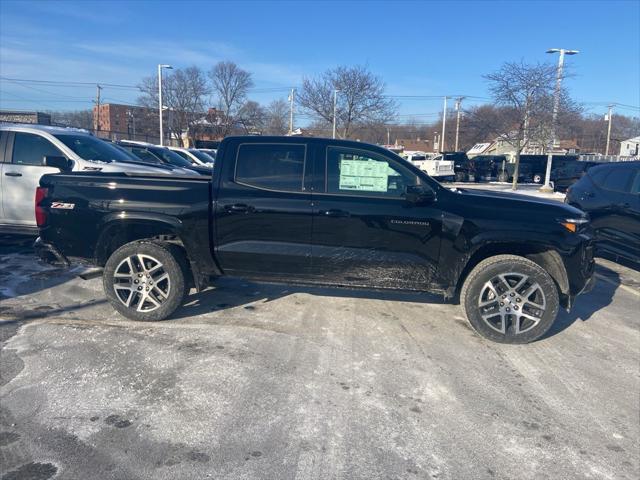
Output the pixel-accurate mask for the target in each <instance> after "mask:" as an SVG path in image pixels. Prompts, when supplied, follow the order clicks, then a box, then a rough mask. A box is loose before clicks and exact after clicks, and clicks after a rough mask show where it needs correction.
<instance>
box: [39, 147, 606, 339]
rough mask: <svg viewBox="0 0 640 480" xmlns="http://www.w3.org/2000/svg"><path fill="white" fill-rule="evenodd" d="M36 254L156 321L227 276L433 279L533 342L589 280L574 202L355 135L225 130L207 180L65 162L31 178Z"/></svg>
mask: <svg viewBox="0 0 640 480" xmlns="http://www.w3.org/2000/svg"><path fill="white" fill-rule="evenodd" d="M36 217H37V221H38V225H39V227H40V238H39V239H38V241H37V242H36V247H37V249H38V251H39V252H40V254H41V256H43V257H45V258H56V259H58V261H64V262H66V261H68V259H69V258H78V257H79V258H81V259H84V260H90V261H91V262H92V263H94V264H96V265H98V266H102V267H104V271H103V282H104V291H105V294H106V296H107V298H108V299H109V301H110V302H111V304H112V305H113V307H114V308H115V309H116V310H117V311H118V312H120V313H121V314H122V315H124V316H126V317H128V318H130V319H135V320H162V319H165V318H167V317H169V316H170V315H171V314H172V313H173V312H174V311H175V310H176V308H178V307H179V306H180V304H181V303H182V302H183V300H184V297H185V295H186V294H187V293H188V292H189V290H190V289H191V288H195V289H196V290H198V291H200V290H202V289H204V288H206V287H207V286H208V285H209V284H210V283H211V282H213V281H215V278H216V277H219V276H221V275H232V276H240V277H244V278H248V279H254V280H258V281H271V282H284V283H288V284H320V285H330V286H344V287H351V288H354V287H366V288H372V289H399V290H414V291H430V292H437V293H441V294H443V295H444V297H445V298H447V299H456V298H459V299H460V303H461V304H462V306H463V308H464V310H465V312H466V315H467V318H468V319H469V321H470V323H471V324H472V326H473V327H474V328H475V329H476V330H477V331H478V332H479V333H480V334H481V335H483V336H485V337H487V338H489V339H491V340H494V341H498V342H506V343H527V342H530V341H533V340H535V339H537V338H539V337H540V336H541V335H543V334H544V333H545V332H546V331H547V330H548V329H549V327H550V326H551V325H552V323H553V322H554V320H555V318H556V315H557V313H558V309H559V307H560V306H563V307H565V308H569V307H570V306H571V304H572V301H573V299H574V298H575V296H576V295H578V294H579V293H581V292H583V291H585V290H586V289H588V288H589V287H590V285H591V284H592V279H593V269H594V261H593V253H592V250H593V248H592V234H591V229H590V226H589V222H588V217H587V216H586V214H585V213H583V212H582V211H580V210H578V209H576V208H573V207H571V206H568V205H564V204H561V203H556V202H551V201H544V200H537V199H526V198H525V197H523V196H522V195H518V194H506V193H492V192H488V191H479V190H469V191H467V190H460V189H449V188H445V187H444V186H442V185H440V184H439V183H438V182H436V181H434V180H433V179H432V178H430V177H429V176H427V175H426V174H425V173H424V172H422V171H420V170H419V169H417V168H415V167H414V166H413V165H411V164H410V163H409V162H407V161H405V160H403V159H402V158H400V157H398V156H396V155H395V154H393V153H392V152H390V151H388V150H386V149H384V148H381V147H377V146H374V145H368V144H364V143H359V142H352V141H342V140H329V139H321V138H295V137H293V138H292V137H229V138H226V139H225V140H224V141H223V142H222V143H221V145H220V148H219V151H218V158H217V160H216V163H215V167H214V169H213V174H212V177H211V178H207V177H202V176H201V177H188V176H187V177H181V178H176V177H172V176H170V175H136V174H126V173H122V174H100V173H93V174H92V173H60V174H50V175H45V176H43V177H42V179H41V181H40V187H39V188H38V191H37V192H36Z"/></svg>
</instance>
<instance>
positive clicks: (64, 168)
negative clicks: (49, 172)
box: [42, 155, 71, 172]
mask: <svg viewBox="0 0 640 480" xmlns="http://www.w3.org/2000/svg"><path fill="white" fill-rule="evenodd" d="M42 165H43V166H45V167H54V168H58V169H60V171H61V172H68V171H70V170H71V160H69V159H68V158H67V157H63V156H58V155H47V156H45V157H44V158H43V159H42Z"/></svg>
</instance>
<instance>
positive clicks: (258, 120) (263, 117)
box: [237, 100, 267, 135]
mask: <svg viewBox="0 0 640 480" xmlns="http://www.w3.org/2000/svg"><path fill="white" fill-rule="evenodd" d="M266 121H267V112H266V111H265V109H264V108H263V107H262V106H261V105H260V104H259V103H258V102H254V101H253V100H248V101H247V102H245V104H244V105H242V107H241V108H240V110H239V111H238V116H237V123H238V124H240V125H242V128H243V129H244V133H245V134H247V135H262V133H263V130H264V128H265V124H266Z"/></svg>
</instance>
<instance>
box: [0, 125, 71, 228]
mask: <svg viewBox="0 0 640 480" xmlns="http://www.w3.org/2000/svg"><path fill="white" fill-rule="evenodd" d="M7 140H8V141H7V146H6V150H5V162H4V163H3V164H2V220H1V221H0V223H4V224H8V225H13V226H20V227H34V228H35V227H36V218H35V205H34V201H35V192H36V187H37V186H38V185H39V182H40V177H41V176H42V175H44V174H46V173H59V172H60V170H58V169H57V168H52V167H43V166H42V160H43V158H44V157H45V156H48V155H50V156H64V154H63V153H62V152H61V151H60V150H59V149H58V148H57V147H56V146H55V145H53V144H52V143H51V142H50V141H49V140H48V139H46V138H45V137H42V136H40V135H36V134H33V133H25V132H15V133H9V135H8V138H7Z"/></svg>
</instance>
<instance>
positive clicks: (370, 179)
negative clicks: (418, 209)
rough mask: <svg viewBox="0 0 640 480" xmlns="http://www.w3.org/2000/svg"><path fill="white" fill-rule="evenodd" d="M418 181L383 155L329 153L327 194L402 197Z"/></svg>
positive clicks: (346, 151)
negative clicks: (407, 188) (408, 187)
mask: <svg viewBox="0 0 640 480" xmlns="http://www.w3.org/2000/svg"><path fill="white" fill-rule="evenodd" d="M416 184H418V177H417V176H416V175H415V174H413V173H412V172H411V171H410V170H409V169H407V168H405V167H404V166H402V165H401V164H400V163H398V162H394V161H393V160H391V159H389V158H386V157H384V156H382V155H375V154H371V153H366V152H362V151H360V150H354V149H348V148H333V147H329V148H328V149H327V193H340V194H348V195H366V196H384V197H398V198H400V197H402V196H403V195H404V193H405V189H406V187H407V185H416Z"/></svg>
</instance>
